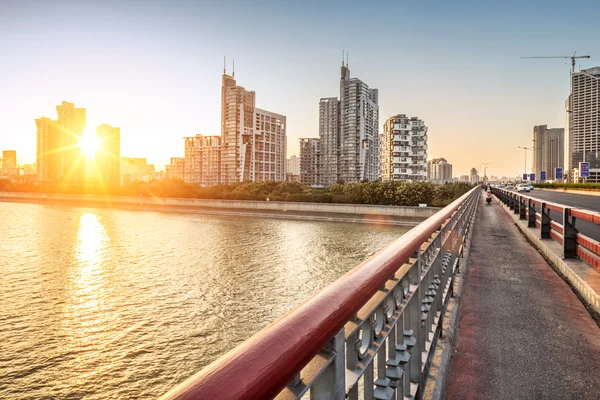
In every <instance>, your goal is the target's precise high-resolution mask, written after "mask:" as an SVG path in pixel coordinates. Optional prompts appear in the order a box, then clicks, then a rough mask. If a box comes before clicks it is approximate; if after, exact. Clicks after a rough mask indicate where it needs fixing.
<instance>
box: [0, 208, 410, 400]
mask: <svg viewBox="0 0 600 400" xmlns="http://www.w3.org/2000/svg"><path fill="white" fill-rule="evenodd" d="M0 226H1V227H2V235H1V236H0V287H1V291H0V398H2V399H40V398H72V399H79V398H89V399H109V398H155V397H157V396H158V395H160V394H162V393H164V392H165V391H167V390H168V389H169V388H171V387H172V386H173V385H175V384H177V383H179V382H181V381H183V380H185V379H186V378H187V377H189V376H190V375H192V374H193V373H195V372H197V371H198V370H200V369H201V368H202V367H203V366H205V365H207V364H208V363H210V362H211V361H213V360H214V359H216V358H217V357H218V356H220V355H221V354H223V353H225V352H226V351H227V350H229V349H231V348H232V347H234V346H235V345H236V344H237V343H240V342H242V341H244V340H245V339H247V338H248V337H250V336H251V335H252V334H254V333H255V332H257V331H258V330H260V329H261V328H262V327H264V326H265V325H267V324H268V323H270V322H272V321H273V320H275V319H276V318H278V317H279V316H281V315H282V314H284V313H285V312H287V311H288V310H290V309H292V308H293V307H294V306H295V305H297V304H298V303H299V302H301V301H302V300H304V299H306V298H307V297H309V296H311V295H313V294H315V293H316V292H318V291H319V290H320V289H321V288H323V287H324V286H326V285H327V284H328V283H331V282H332V281H334V280H335V279H337V278H338V277H340V276H341V275H343V274H344V273H345V272H347V271H349V270H350V269H352V268H353V267H354V266H356V265H358V264H359V263H360V262H361V261H363V260H365V259H366V258H368V257H369V256H370V255H372V254H374V253H376V252H377V251H379V250H380V249H381V248H383V247H385V246H386V245H387V244H388V243H390V242H391V241H393V240H394V239H396V238H397V237H399V236H400V235H401V234H403V233H404V232H405V231H406V230H407V229H408V228H404V227H398V226H368V225H360V224H350V223H337V222H313V221H285V220H274V219H257V218H236V217H219V216H212V215H211V216H207V215H198V214H190V215H188V214H175V213H173V214H170V213H160V212H147V211H143V212H142V211H126V210H114V209H107V208H77V207H72V206H61V205H43V204H23V203H6V202H0Z"/></svg>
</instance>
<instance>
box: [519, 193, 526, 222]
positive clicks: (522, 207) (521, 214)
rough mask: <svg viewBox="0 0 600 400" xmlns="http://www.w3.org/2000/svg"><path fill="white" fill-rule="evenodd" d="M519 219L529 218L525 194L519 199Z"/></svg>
mask: <svg viewBox="0 0 600 400" xmlns="http://www.w3.org/2000/svg"><path fill="white" fill-rule="evenodd" d="M519 200H520V201H519V219H522V220H525V219H527V204H526V203H525V200H524V199H523V196H521V197H520V199H519Z"/></svg>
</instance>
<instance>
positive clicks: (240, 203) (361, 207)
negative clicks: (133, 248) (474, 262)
mask: <svg viewBox="0 0 600 400" xmlns="http://www.w3.org/2000/svg"><path fill="white" fill-rule="evenodd" d="M0 199H4V200H13V201H30V202H70V203H78V204H82V203H83V204H89V205H104V206H119V205H132V206H146V207H148V206H149V207H189V208H196V209H201V208H214V209H228V210H232V209H239V210H246V211H250V210H257V211H258V210H260V211H272V212H292V213H293V212H296V213H317V214H355V215H379V216H389V217H396V218H415V219H426V218H429V217H431V216H432V215H433V214H435V213H436V212H437V211H439V210H440V208H437V207H403V206H379V205H366V204H337V203H293V202H283V201H246V200H208V199H187V198H163V197H141V196H140V197H134V196H98V195H77V194H56V193H23V192H0Z"/></svg>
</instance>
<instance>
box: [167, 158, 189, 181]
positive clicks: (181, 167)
mask: <svg viewBox="0 0 600 400" xmlns="http://www.w3.org/2000/svg"><path fill="white" fill-rule="evenodd" d="M170 161H171V163H170V164H169V165H167V166H166V168H165V169H166V176H167V179H181V180H183V177H184V174H185V157H171V160H170Z"/></svg>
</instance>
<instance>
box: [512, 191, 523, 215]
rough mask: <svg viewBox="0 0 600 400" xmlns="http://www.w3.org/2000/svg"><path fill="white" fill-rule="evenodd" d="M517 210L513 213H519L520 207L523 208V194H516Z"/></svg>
mask: <svg viewBox="0 0 600 400" xmlns="http://www.w3.org/2000/svg"><path fill="white" fill-rule="evenodd" d="M514 196H515V210H514V212H513V214H519V209H520V208H521V196H519V195H518V194H515V195H514Z"/></svg>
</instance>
